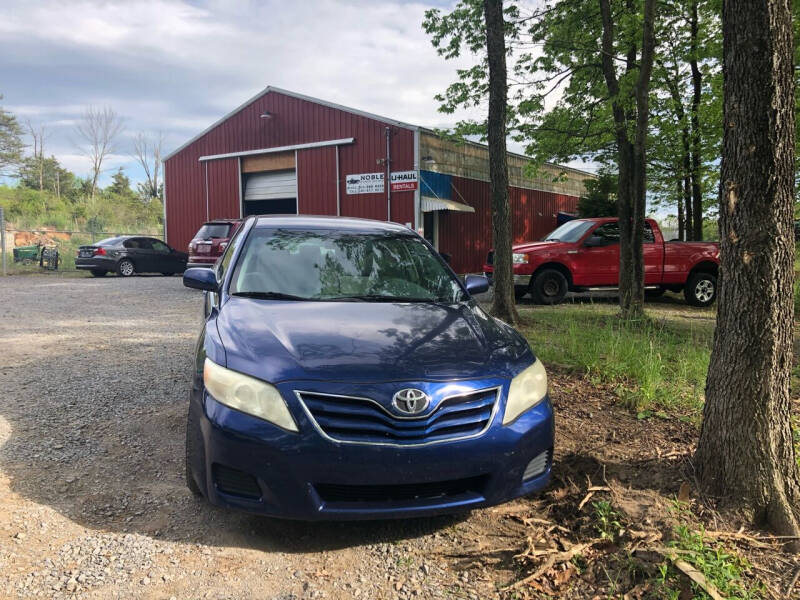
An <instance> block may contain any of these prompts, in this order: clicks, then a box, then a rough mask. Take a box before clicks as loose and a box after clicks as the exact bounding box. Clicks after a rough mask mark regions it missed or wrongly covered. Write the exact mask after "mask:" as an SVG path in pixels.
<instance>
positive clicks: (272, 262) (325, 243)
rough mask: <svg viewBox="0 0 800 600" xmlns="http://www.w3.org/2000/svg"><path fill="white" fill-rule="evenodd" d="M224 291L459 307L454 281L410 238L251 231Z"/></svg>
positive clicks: (420, 243) (459, 296) (460, 293)
mask: <svg viewBox="0 0 800 600" xmlns="http://www.w3.org/2000/svg"><path fill="white" fill-rule="evenodd" d="M229 292H230V293H231V294H232V295H239V296H249V297H255V298H258V297H261V298H267V299H269V298H275V299H285V300H342V301H353V302H357V301H363V302H444V303H455V302H459V301H460V300H461V299H462V297H463V291H462V288H461V286H460V285H459V283H458V281H457V280H456V279H455V277H453V275H452V273H450V272H449V271H448V270H447V269H446V268H445V266H444V264H443V262H442V260H441V259H440V258H438V257H436V256H435V255H434V254H433V253H432V252H431V251H430V249H429V247H428V246H427V245H426V244H425V243H424V242H423V241H422V240H421V239H419V238H417V237H416V236H414V235H409V234H400V233H395V232H388V233H381V232H377V233H360V232H358V233H351V232H342V231H332V230H297V229H273V228H256V229H254V230H253V231H252V232H251V233H250V235H249V236H248V237H247V241H246V242H245V246H244V248H243V249H242V252H241V255H240V256H239V258H238V260H237V263H236V266H235V268H234V272H233V276H232V278H231V284H230V287H229Z"/></svg>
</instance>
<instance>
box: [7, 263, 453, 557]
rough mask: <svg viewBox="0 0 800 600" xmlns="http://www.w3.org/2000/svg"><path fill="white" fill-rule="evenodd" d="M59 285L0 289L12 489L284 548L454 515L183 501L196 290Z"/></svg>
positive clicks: (172, 281) (411, 528)
mask: <svg viewBox="0 0 800 600" xmlns="http://www.w3.org/2000/svg"><path fill="white" fill-rule="evenodd" d="M20 279H22V278H20ZM60 283H63V285H61V286H59V291H58V298H57V299H56V298H54V297H53V296H52V294H53V292H52V291H50V292H47V293H45V292H44V287H45V286H47V285H48V282H47V281H46V280H45V278H25V281H24V282H21V281H20V282H19V283H18V284H17V285H15V286H14V289H13V290H11V291H10V293H9V294H8V297H5V296H6V292H7V291H8V289H7V288H5V289H0V317H3V318H4V319H8V320H6V321H5V323H4V322H3V319H0V348H4V349H11V350H12V351H11V352H10V353H9V354H5V353H4V354H2V355H0V379H2V380H3V381H4V385H3V393H2V394H0V472H1V473H2V475H5V476H7V477H8V484H7V485H8V487H9V488H10V490H11V491H12V492H14V493H16V494H19V495H20V496H22V497H24V498H26V499H28V500H30V501H32V502H34V503H36V504H39V505H46V506H49V507H52V508H53V509H54V510H56V511H58V512H59V513H61V514H62V515H64V516H65V517H67V518H68V519H70V520H72V521H74V522H75V523H77V524H79V525H81V526H84V527H86V528H89V529H92V530H98V531H103V532H114V533H138V534H142V535H145V536H150V537H152V538H154V539H161V540H170V541H175V542H180V543H186V544H192V543H202V544H207V545H218V546H234V547H242V548H250V549H257V550H262V551H279V552H290V553H295V552H318V551H325V550H332V549H337V548H345V547H353V546H361V545H370V544H378V543H393V542H396V541H399V540H402V539H406V538H413V537H418V536H424V535H428V534H432V533H435V532H437V531H440V530H443V529H447V528H448V527H451V526H454V525H456V524H457V523H459V522H460V521H462V520H464V519H466V518H467V516H466V515H460V516H458V515H457V516H450V517H438V518H427V519H404V520H397V521H375V522H345V523H327V522H323V523H306V522H293V521H280V520H274V519H268V518H264V517H258V516H253V515H248V514H244V513H236V512H230V511H225V510H222V509H218V508H214V507H212V506H210V505H208V504H207V503H206V502H205V501H202V500H198V499H195V498H194V497H193V496H192V495H191V493H190V492H189V491H188V490H187V489H186V487H185V484H184V474H183V469H184V439H185V421H186V410H187V407H188V391H189V386H190V379H189V377H190V372H191V368H192V357H193V351H194V344H195V339H196V335H197V333H198V331H199V328H200V324H201V323H200V303H201V298H200V296H199V295H197V294H195V293H192V292H191V291H189V290H185V289H184V288H183V287H182V286H181V282H180V280H179V279H178V278H161V277H153V278H150V277H146V278H145V277H143V278H135V279H134V280H132V281H131V280H122V279H108V280H100V281H97V280H94V281H93V280H91V279H74V280H64V281H63V282H60ZM4 300H6V301H8V300H13V306H11V307H10V308H9V306H8V304H6V305H5V307H4V304H3V303H4ZM2 311H5V313H3V312H2ZM5 485H6V483H4V482H3V478H2V477H0V486H5ZM91 533H93V532H87V535H89V534H91Z"/></svg>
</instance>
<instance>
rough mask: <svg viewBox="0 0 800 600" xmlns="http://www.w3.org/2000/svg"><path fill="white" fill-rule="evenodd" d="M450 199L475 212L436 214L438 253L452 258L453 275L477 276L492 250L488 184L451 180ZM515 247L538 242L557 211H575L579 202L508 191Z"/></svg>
mask: <svg viewBox="0 0 800 600" xmlns="http://www.w3.org/2000/svg"><path fill="white" fill-rule="evenodd" d="M452 183H453V195H452V199H453V200H457V201H459V202H464V203H466V204H469V205H470V206H472V207H474V208H475V212H474V213H463V212H453V211H442V212H440V213H439V250H440V251H442V252H447V253H448V254H450V255H451V257H452V258H451V266H452V267H453V269H454V270H455V271H456V273H476V272H480V271H481V268H482V266H483V263H484V259H485V258H486V253H487V252H488V251H489V249H490V248H491V247H492V211H491V202H490V200H489V183H488V182H486V181H477V180H475V179H464V178H462V177H453V179H452ZM509 201H510V204H511V224H512V235H513V237H514V243H519V242H525V241H531V240H538V239H540V238H542V237H544V236H545V235H547V234H548V233H549V232H551V231H552V230H553V229H555V228H556V215H557V213H558V211H567V212H572V211H575V210H576V209H577V206H578V198H577V197H575V196H566V195H562V194H553V193H551V192H540V191H536V190H526V189H521V188H516V187H511V188H509Z"/></svg>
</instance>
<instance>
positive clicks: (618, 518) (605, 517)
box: [592, 500, 624, 542]
mask: <svg viewBox="0 0 800 600" xmlns="http://www.w3.org/2000/svg"><path fill="white" fill-rule="evenodd" d="M592 508H593V509H594V527H595V529H596V530H597V533H598V535H599V536H600V537H601V538H602V539H604V540H609V541H611V542H613V541H616V540H617V538H619V536H620V535H622V532H623V530H624V527H623V526H622V515H620V514H619V513H618V512H617V511H616V510H614V507H612V506H611V503H610V502H609V501H608V500H599V501H597V502H592Z"/></svg>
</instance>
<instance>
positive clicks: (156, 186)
mask: <svg viewBox="0 0 800 600" xmlns="http://www.w3.org/2000/svg"><path fill="white" fill-rule="evenodd" d="M163 142H164V135H163V134H162V133H161V132H159V133H158V134H157V135H154V136H149V135H147V134H144V133H141V132H140V133H138V134H137V135H136V137H135V138H134V140H133V157H134V158H135V159H136V162H138V163H139V165H140V166H141V167H142V170H143V171H144V175H145V181H144V182H143V184H142V186H141V188H142V190H143V192H144V196H145V197H146V198H148V199H152V198H158V197H160V193H161V181H160V176H161V146H162V144H163Z"/></svg>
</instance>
